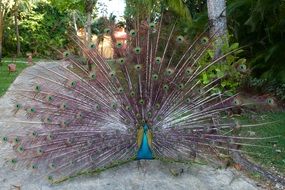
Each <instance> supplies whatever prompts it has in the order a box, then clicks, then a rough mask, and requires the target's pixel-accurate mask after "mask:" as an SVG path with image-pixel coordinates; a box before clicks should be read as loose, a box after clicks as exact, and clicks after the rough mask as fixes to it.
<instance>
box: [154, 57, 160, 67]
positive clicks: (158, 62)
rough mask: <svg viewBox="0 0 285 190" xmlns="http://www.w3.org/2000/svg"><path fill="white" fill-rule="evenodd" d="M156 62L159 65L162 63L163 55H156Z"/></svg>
mask: <svg viewBox="0 0 285 190" xmlns="http://www.w3.org/2000/svg"><path fill="white" fill-rule="evenodd" d="M155 63H156V64H158V65H159V64H160V63H161V57H156V58H155Z"/></svg>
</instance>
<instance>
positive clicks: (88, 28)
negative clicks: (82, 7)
mask: <svg viewBox="0 0 285 190" xmlns="http://www.w3.org/2000/svg"><path fill="white" fill-rule="evenodd" d="M91 14H92V13H91V12H88V13H87V43H88V44H87V45H88V46H89V45H90V44H91V40H92V32H91V24H92V23H91V22H92V21H91Z"/></svg>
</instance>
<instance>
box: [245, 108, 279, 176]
mask: <svg viewBox="0 0 285 190" xmlns="http://www.w3.org/2000/svg"><path fill="white" fill-rule="evenodd" d="M266 122H275V123H270V124H267V125H264V126H255V127H249V128H244V129H242V131H241V136H249V131H252V132H255V135H254V136H252V137H270V136H279V137H276V138H273V139H263V140H251V141H247V142H250V143H252V144H256V145H262V146H267V147H268V148H264V147H251V146H244V147H243V148H242V149H243V150H244V151H247V152H249V153H250V154H249V157H250V159H251V160H252V161H254V162H256V163H258V164H259V165H261V166H263V167H265V168H270V169H273V167H274V168H275V169H276V170H277V171H278V172H281V173H285V112H277V113H270V112H268V113H259V114H258V115H257V117H256V118H255V121H253V120H252V119H249V117H244V118H241V123H252V124H258V123H266Z"/></svg>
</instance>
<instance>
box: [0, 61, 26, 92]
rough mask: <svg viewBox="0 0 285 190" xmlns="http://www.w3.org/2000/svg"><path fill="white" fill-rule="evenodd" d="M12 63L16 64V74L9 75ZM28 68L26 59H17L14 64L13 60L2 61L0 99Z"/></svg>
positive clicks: (0, 66) (0, 68) (0, 67)
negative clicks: (9, 67) (9, 66)
mask: <svg viewBox="0 0 285 190" xmlns="http://www.w3.org/2000/svg"><path fill="white" fill-rule="evenodd" d="M11 63H14V64H16V72H11V73H9V71H8V64H11ZM27 66H28V65H27V63H26V58H17V59H15V62H13V61H12V59H11V58H6V59H3V60H2V63H1V65H0V97H1V96H3V95H4V94H5V92H6V91H7V90H8V88H9V87H10V85H11V84H12V83H13V81H14V80H15V79H16V78H17V76H18V75H19V74H20V73H21V72H22V70H23V69H25V68H26V67H27Z"/></svg>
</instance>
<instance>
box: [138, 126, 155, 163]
mask: <svg viewBox="0 0 285 190" xmlns="http://www.w3.org/2000/svg"><path fill="white" fill-rule="evenodd" d="M143 129H144V132H143V138H142V143H141V147H140V148H139V151H138V153H137V159H138V160H151V159H153V155H152V151H151V148H150V147H149V143H148V136H147V132H148V126H147V124H144V126H143Z"/></svg>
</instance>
